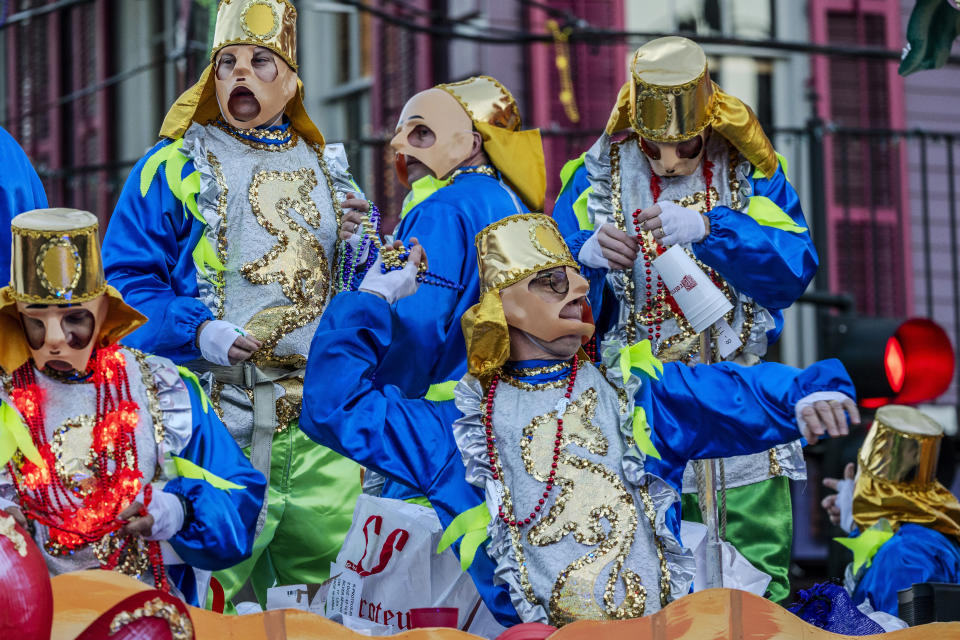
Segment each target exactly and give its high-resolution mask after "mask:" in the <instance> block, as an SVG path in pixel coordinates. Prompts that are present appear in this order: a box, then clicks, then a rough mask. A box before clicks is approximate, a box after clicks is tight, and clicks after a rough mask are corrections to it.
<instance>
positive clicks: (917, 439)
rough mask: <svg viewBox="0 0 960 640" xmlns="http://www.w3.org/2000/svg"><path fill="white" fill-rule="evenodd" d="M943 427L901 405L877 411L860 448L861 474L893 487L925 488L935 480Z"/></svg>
mask: <svg viewBox="0 0 960 640" xmlns="http://www.w3.org/2000/svg"><path fill="white" fill-rule="evenodd" d="M942 438H943V427H941V426H940V425H939V424H938V423H937V422H936V421H934V420H933V419H932V418H930V417H928V416H926V415H925V414H923V413H921V412H920V411H918V410H916V409H914V408H912V407H905V406H901V405H888V406H885V407H881V408H880V409H878V410H877V413H876V416H875V417H874V421H873V426H872V427H871V428H870V432H869V434H867V437H866V439H865V440H864V441H863V445H862V446H861V447H860V453H859V454H858V455H857V461H858V463H859V465H860V470H861V472H867V473H869V474H871V475H872V476H874V477H875V478H880V479H881V480H886V481H887V482H893V483H896V484H910V485H919V486H924V485H927V484H929V483H930V482H932V481H933V480H934V478H935V477H936V472H937V457H938V455H939V453H940V440H941V439H942Z"/></svg>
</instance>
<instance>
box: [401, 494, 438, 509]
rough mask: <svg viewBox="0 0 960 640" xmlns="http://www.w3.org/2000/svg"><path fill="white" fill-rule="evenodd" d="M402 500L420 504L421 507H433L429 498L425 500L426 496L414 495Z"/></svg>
mask: <svg viewBox="0 0 960 640" xmlns="http://www.w3.org/2000/svg"><path fill="white" fill-rule="evenodd" d="M404 502H406V503H407V504H416V505H420V506H421V507H426V508H428V509H433V505H432V504H430V501H429V500H427V496H416V497H413V498H407V499H406V500H404Z"/></svg>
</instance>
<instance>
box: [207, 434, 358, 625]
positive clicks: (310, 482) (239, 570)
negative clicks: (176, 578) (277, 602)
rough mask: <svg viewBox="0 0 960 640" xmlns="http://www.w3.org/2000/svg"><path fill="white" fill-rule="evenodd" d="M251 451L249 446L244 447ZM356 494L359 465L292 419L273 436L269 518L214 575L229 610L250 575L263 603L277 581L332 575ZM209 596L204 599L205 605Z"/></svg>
mask: <svg viewBox="0 0 960 640" xmlns="http://www.w3.org/2000/svg"><path fill="white" fill-rule="evenodd" d="M245 453H246V454H247V455H250V450H249V448H247V449H246V450H245ZM359 495H360V465H358V464H357V463H356V462H353V461H352V460H348V459H347V458H344V457H343V456H341V455H339V454H337V453H334V452H333V451H331V450H330V449H328V448H327V447H324V446H322V445H318V444H317V443H315V442H314V441H313V440H311V439H310V438H308V437H307V436H306V434H304V433H303V432H302V431H301V430H300V428H299V427H298V426H297V424H296V423H293V424H291V425H290V427H289V428H288V429H286V430H285V431H283V432H282V433H278V434H276V435H275V436H274V437H273V449H272V451H271V454H270V478H269V485H268V487H267V519H266V523H265V524H264V527H263V531H261V532H260V536H259V537H258V538H257V539H256V541H255V542H254V544H253V553H252V554H251V556H250V557H249V558H247V559H246V560H244V561H243V562H241V563H240V564H238V565H236V566H234V567H231V568H230V569H226V570H224V571H218V572H216V573H215V574H214V575H215V576H216V578H217V580H219V581H220V584H221V585H223V591H224V595H225V596H226V599H227V610H226V611H227V613H235V612H236V610H235V609H233V605H232V604H231V600H232V599H233V597H234V596H235V595H237V592H239V591H240V589H241V588H242V587H243V585H244V584H245V583H246V582H247V581H248V580H249V581H250V583H251V585H252V586H253V590H254V592H255V593H256V596H257V600H258V601H259V602H260V604H261V606H263V607H266V604H267V589H268V588H270V587H272V586H274V585H278V584H320V583H322V582H323V581H324V580H326V579H327V578H329V577H330V563H331V562H333V561H335V560H336V559H337V554H338V553H339V552H340V547H342V546H343V540H344V537H345V536H346V535H347V530H349V529H350V523H351V522H352V521H353V508H354V506H356V503H357V497H358V496H359ZM209 606H210V598H208V599H207V607H209Z"/></svg>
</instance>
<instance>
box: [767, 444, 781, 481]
mask: <svg viewBox="0 0 960 640" xmlns="http://www.w3.org/2000/svg"><path fill="white" fill-rule="evenodd" d="M767 454H768V455H769V456H770V477H771V478H776V477H779V476H782V475H783V469H782V468H781V467H780V460H778V459H777V450H776V449H770V450H769V451H767Z"/></svg>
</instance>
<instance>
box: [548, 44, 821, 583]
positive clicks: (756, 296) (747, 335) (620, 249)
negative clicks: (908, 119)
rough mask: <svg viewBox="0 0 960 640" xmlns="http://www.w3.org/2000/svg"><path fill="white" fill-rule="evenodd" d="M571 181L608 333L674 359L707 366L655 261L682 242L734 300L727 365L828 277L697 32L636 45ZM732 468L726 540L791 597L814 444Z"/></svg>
mask: <svg viewBox="0 0 960 640" xmlns="http://www.w3.org/2000/svg"><path fill="white" fill-rule="evenodd" d="M625 130H626V131H627V133H626V135H625V136H624V135H623V133H622V132H624V131H625ZM618 134H619V135H618ZM562 176H563V178H564V183H565V184H564V188H563V189H562V191H561V194H560V196H559V197H558V200H557V205H556V207H555V208H554V210H553V215H554V217H555V219H556V220H557V223H558V225H559V226H560V229H561V231H562V233H563V234H564V237H565V238H566V240H567V242H568V244H569V245H570V247H571V250H572V251H573V253H574V255H576V256H577V260H578V261H579V262H580V263H581V265H582V266H583V268H584V274H585V275H587V276H588V278H589V279H590V280H591V296H590V298H591V304H592V307H593V309H594V312H595V313H597V314H598V316H600V314H601V310H603V315H602V317H599V322H600V323H601V324H602V325H603V326H600V327H599V328H598V332H599V334H600V336H606V337H608V338H609V337H615V338H616V339H618V340H621V341H626V342H628V343H631V344H632V343H635V342H636V341H638V340H642V339H648V340H650V342H651V344H652V345H653V351H654V353H655V354H656V355H657V357H658V358H659V359H661V360H663V361H680V362H698V361H700V353H699V352H700V345H699V340H698V336H697V334H696V333H695V332H694V331H693V330H692V329H691V327H690V324H689V323H688V321H687V319H686V318H685V317H684V315H683V313H682V312H681V310H680V308H679V307H678V306H677V305H676V304H675V302H674V300H673V298H672V296H670V294H669V292H667V291H666V288H665V287H664V284H663V282H662V280H661V279H660V277H659V275H658V272H657V270H656V267H655V266H654V265H653V264H652V262H653V260H654V259H655V258H656V257H657V256H658V254H660V253H662V252H663V251H664V250H665V249H666V248H667V247H670V246H672V245H680V246H682V247H683V248H684V249H685V250H686V251H687V252H688V253H689V254H690V255H691V257H693V258H695V259H696V260H697V261H698V262H699V264H700V266H701V267H702V268H703V269H704V270H705V271H707V272H708V273H709V275H710V277H711V279H712V280H713V281H714V283H715V284H716V285H717V286H718V287H720V288H721V289H722V290H723V292H724V294H725V295H726V296H727V298H728V299H729V300H730V302H731V303H732V304H733V309H732V310H731V311H730V312H729V313H728V314H727V315H726V317H725V318H724V319H722V320H720V321H718V323H717V324H716V325H715V326H714V327H713V329H712V344H713V345H715V348H714V352H713V354H712V355H711V359H712V360H713V361H717V360H729V361H735V362H738V363H741V364H745V365H752V364H755V363H757V362H758V361H759V360H760V358H762V357H763V356H764V354H765V353H766V351H767V346H768V344H770V343H771V342H773V341H775V340H776V339H777V338H778V337H779V335H780V331H781V329H782V327H783V312H782V310H783V309H785V308H787V307H789V306H790V305H791V304H793V302H794V301H795V300H796V299H797V298H798V297H799V296H800V295H801V294H802V293H803V291H804V290H805V289H806V287H807V285H808V284H809V283H810V280H811V279H812V278H813V275H814V273H815V271H816V268H817V255H816V250H815V248H814V245H813V240H812V239H811V237H810V233H809V231H808V230H807V226H806V222H805V221H804V217H803V212H802V210H801V208H800V202H799V199H798V197H797V194H796V192H795V191H794V189H793V187H792V186H791V185H790V183H789V182H788V181H787V175H786V165H785V161H784V160H783V158H782V157H780V156H778V154H777V153H776V152H775V151H774V149H773V146H772V145H771V143H770V141H769V139H768V138H767V136H766V134H765V133H764V132H763V129H762V128H761V127H760V124H759V122H758V121H757V118H756V116H755V115H754V113H753V112H752V111H751V109H750V108H749V107H748V106H747V105H746V104H744V103H743V102H741V101H740V100H738V99H737V98H735V97H733V96H731V95H729V94H726V93H724V92H723V91H721V89H720V88H719V87H718V86H717V85H716V84H714V83H713V82H712V81H711V80H710V74H709V70H708V69H707V62H706V56H705V54H704V52H703V50H702V49H701V48H700V47H699V46H698V45H697V44H696V43H694V42H693V41H691V40H688V39H686V38H681V37H667V38H659V39H656V40H652V41H651V42H649V43H647V44H645V45H644V46H642V47H640V48H639V49H638V50H637V51H636V53H635V55H634V57H633V60H632V62H631V65H630V79H629V80H628V81H627V82H626V84H624V85H623V87H622V88H621V90H620V94H619V97H618V100H617V104H616V105H615V107H614V109H613V113H612V114H611V117H610V120H609V122H608V124H607V127H606V132H605V133H604V135H603V136H601V138H600V139H599V140H598V141H597V142H596V143H595V144H594V146H593V147H592V148H591V149H590V150H589V151H588V152H587V153H586V154H584V155H583V156H582V157H581V158H580V159H578V160H576V161H573V162H571V163H568V165H567V166H566V167H565V168H564V171H563V173H562ZM604 277H605V278H606V281H605V283H604ZM607 325H609V326H607ZM718 467H719V469H718V471H719V474H718V475H719V482H720V484H721V485H722V486H724V487H725V489H726V490H725V495H726V498H725V501H726V510H725V518H726V525H725V531H724V533H725V538H726V539H727V540H728V541H729V542H731V543H733V544H734V545H735V546H736V548H737V549H738V550H739V551H740V552H741V553H743V555H744V556H746V557H747V558H748V559H749V560H750V561H751V562H752V563H753V564H754V566H756V567H757V568H758V569H761V570H763V571H764V572H766V573H768V574H769V575H770V576H771V578H772V582H771V583H770V586H769V592H768V595H769V597H770V598H771V599H772V600H774V601H776V602H782V601H783V600H784V599H785V598H786V597H787V596H788V595H789V593H790V582H789V576H788V573H789V564H790V551H791V546H792V541H793V518H792V511H791V499H790V486H789V481H788V479H793V480H804V479H806V466H805V464H804V461H803V455H802V451H801V446H800V444H799V443H798V442H792V443H787V444H784V445H781V446H779V447H775V448H773V449H770V450H769V451H765V452H759V453H756V454H754V455H752V456H743V457H737V458H735V459H729V460H721V461H719V462H718ZM696 487H697V483H696V478H695V473H694V469H693V467H692V466H691V467H689V468H688V470H687V472H686V475H685V479H684V484H683V491H684V494H685V495H684V500H683V503H684V508H683V514H684V518H685V519H688V520H696V521H699V520H700V519H701V515H700V512H699V509H698V504H697V497H696Z"/></svg>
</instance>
